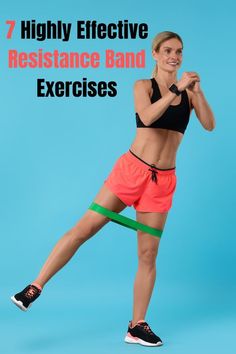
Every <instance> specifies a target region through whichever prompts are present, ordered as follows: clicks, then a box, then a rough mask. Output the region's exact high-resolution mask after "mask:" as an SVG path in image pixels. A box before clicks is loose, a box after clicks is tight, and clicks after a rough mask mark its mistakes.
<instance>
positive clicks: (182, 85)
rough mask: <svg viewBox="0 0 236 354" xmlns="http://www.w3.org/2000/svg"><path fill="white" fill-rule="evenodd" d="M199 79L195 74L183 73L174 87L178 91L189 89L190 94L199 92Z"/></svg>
mask: <svg viewBox="0 0 236 354" xmlns="http://www.w3.org/2000/svg"><path fill="white" fill-rule="evenodd" d="M199 82H200V77H199V75H198V74H197V73H195V72H193V71H192V72H184V73H183V75H182V77H181V79H180V80H179V81H178V82H177V84H176V86H177V87H178V90H179V91H184V90H186V88H187V89H189V90H190V91H192V92H200V91H201V89H200V84H199Z"/></svg>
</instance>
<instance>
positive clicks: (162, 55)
mask: <svg viewBox="0 0 236 354" xmlns="http://www.w3.org/2000/svg"><path fill="white" fill-rule="evenodd" d="M182 50H183V48H182V43H181V42H180V41H179V40H178V39H177V38H172V39H168V40H167V41H165V42H163V43H162V44H161V46H160V49H159V51H158V52H156V51H153V52H152V55H153V58H154V59H155V60H157V64H158V69H162V70H163V71H167V72H174V71H176V70H178V69H179V68H180V66H181V63H182Z"/></svg>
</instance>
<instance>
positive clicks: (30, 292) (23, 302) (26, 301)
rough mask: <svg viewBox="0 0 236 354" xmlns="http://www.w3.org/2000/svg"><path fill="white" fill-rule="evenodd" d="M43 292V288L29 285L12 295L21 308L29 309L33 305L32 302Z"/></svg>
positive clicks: (12, 298)
mask: <svg viewBox="0 0 236 354" xmlns="http://www.w3.org/2000/svg"><path fill="white" fill-rule="evenodd" d="M40 294H41V290H40V289H39V288H37V287H36V286H35V285H32V284H30V285H28V286H27V287H26V288H25V289H24V290H22V291H21V292H20V293H17V294H15V295H13V296H12V297H11V300H12V301H13V302H14V304H16V306H18V307H19V308H20V309H21V310H23V311H27V310H28V308H29V307H30V306H31V305H32V302H34V300H36V299H37V298H38V297H39V295H40Z"/></svg>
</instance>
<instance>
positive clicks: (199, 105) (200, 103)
mask: <svg viewBox="0 0 236 354" xmlns="http://www.w3.org/2000/svg"><path fill="white" fill-rule="evenodd" d="M189 91H190V99H191V104H192V106H193V108H194V110H195V113H196V116H197V118H198V120H199V121H200V123H201V124H202V126H203V127H204V128H205V129H206V130H209V131H212V130H213V129H214V128H215V126H216V122H215V118H214V114H213V112H212V110H211V108H210V106H209V104H208V102H207V100H206V98H205V96H204V93H203V91H202V90H201V88H200V84H199V82H195V84H194V85H193V86H192V88H191V87H190V88H189Z"/></svg>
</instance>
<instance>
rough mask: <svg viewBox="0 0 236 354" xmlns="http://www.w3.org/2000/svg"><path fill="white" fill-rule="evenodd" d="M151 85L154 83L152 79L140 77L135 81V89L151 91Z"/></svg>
mask: <svg viewBox="0 0 236 354" xmlns="http://www.w3.org/2000/svg"><path fill="white" fill-rule="evenodd" d="M151 87H152V85H151V80H150V79H140V80H136V81H135V83H134V91H145V92H148V93H149V92H150V90H151Z"/></svg>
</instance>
